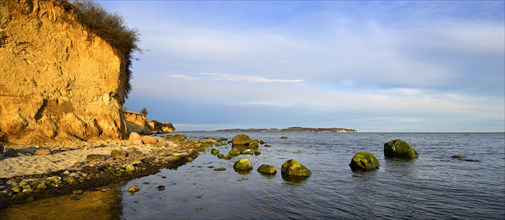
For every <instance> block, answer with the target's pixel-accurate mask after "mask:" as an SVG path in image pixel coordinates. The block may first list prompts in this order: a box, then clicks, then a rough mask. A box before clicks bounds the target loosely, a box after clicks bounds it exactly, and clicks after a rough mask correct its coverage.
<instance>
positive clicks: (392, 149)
mask: <svg viewBox="0 0 505 220" xmlns="http://www.w3.org/2000/svg"><path fill="white" fill-rule="evenodd" d="M384 156H385V157H389V158H402V159H415V158H417V152H416V150H414V148H413V147H412V146H410V144H408V143H407V142H405V141H404V140H399V139H398V140H392V141H390V142H387V143H385V144H384Z"/></svg>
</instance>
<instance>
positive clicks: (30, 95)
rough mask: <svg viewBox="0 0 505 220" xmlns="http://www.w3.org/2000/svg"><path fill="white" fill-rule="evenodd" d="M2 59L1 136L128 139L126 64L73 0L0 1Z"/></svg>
mask: <svg viewBox="0 0 505 220" xmlns="http://www.w3.org/2000/svg"><path fill="white" fill-rule="evenodd" d="M0 64H1V65H0V141H8V142H11V143H18V144H30V143H42V142H54V141H56V142H59V141H61V142H65V141H73V140H94V139H122V138H125V137H126V132H127V128H126V124H125V120H124V118H123V114H122V113H121V106H122V104H123V102H124V99H125V88H126V86H127V84H128V82H127V77H126V73H125V68H126V66H125V63H124V61H123V60H122V59H121V58H120V56H118V55H117V53H116V52H115V50H114V48H113V47H112V46H111V45H110V44H108V43H107V42H106V41H105V40H103V39H102V38H100V37H98V36H96V35H94V34H93V33H92V32H90V31H89V30H88V29H87V28H86V27H85V26H83V25H82V24H80V23H79V22H78V20H77V15H76V13H75V12H74V9H73V7H72V6H71V5H70V4H69V3H68V2H66V1H60V0H51V1H42V0H40V1H39V0H0Z"/></svg>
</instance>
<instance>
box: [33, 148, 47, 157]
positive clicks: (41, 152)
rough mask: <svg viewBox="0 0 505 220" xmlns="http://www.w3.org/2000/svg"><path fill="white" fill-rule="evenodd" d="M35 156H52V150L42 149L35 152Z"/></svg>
mask: <svg viewBox="0 0 505 220" xmlns="http://www.w3.org/2000/svg"><path fill="white" fill-rule="evenodd" d="M35 155H37V156H44V155H51V150H49V149H48V148H40V149H37V150H36V151H35Z"/></svg>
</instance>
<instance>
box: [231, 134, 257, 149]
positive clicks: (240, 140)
mask: <svg viewBox="0 0 505 220" xmlns="http://www.w3.org/2000/svg"><path fill="white" fill-rule="evenodd" d="M231 144H232V145H233V146H244V147H247V148H258V147H259V141H257V140H253V139H251V138H250V137H249V136H247V135H245V134H239V135H237V136H235V137H233V139H231Z"/></svg>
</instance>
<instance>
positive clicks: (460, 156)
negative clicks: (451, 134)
mask: <svg viewBox="0 0 505 220" xmlns="http://www.w3.org/2000/svg"><path fill="white" fill-rule="evenodd" d="M451 158H453V159H458V160H461V161H466V162H480V160H474V159H466V157H465V156H462V155H453V156H452V157H451Z"/></svg>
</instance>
